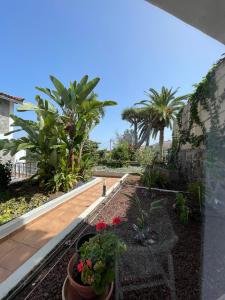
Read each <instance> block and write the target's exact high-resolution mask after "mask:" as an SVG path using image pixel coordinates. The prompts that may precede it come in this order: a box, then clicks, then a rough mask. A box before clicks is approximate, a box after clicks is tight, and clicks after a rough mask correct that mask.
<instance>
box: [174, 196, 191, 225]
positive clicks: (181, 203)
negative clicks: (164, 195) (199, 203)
mask: <svg viewBox="0 0 225 300" xmlns="http://www.w3.org/2000/svg"><path fill="white" fill-rule="evenodd" d="M176 208H177V210H178V216H179V220H180V222H181V223H182V224H187V223H188V222H189V214H190V211H189V208H188V206H187V205H186V199H185V198H184V195H183V194H181V193H177V194H176Z"/></svg>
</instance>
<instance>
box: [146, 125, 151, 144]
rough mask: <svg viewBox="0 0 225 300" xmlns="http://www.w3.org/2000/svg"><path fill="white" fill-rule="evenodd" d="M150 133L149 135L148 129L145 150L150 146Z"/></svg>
mask: <svg viewBox="0 0 225 300" xmlns="http://www.w3.org/2000/svg"><path fill="white" fill-rule="evenodd" d="M150 133H151V129H149V130H148V132H147V137H146V145H145V148H147V147H149V144H150Z"/></svg>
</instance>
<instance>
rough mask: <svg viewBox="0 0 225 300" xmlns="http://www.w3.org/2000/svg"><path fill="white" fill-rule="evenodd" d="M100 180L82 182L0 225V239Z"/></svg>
mask: <svg viewBox="0 0 225 300" xmlns="http://www.w3.org/2000/svg"><path fill="white" fill-rule="evenodd" d="M99 182H101V178H94V179H93V180H91V181H89V182H87V183H85V184H83V185H82V186H80V187H77V188H75V189H74V190H72V191H70V192H68V193H65V194H64V195H62V196H60V197H57V198H56V199H53V200H51V201H49V202H47V203H45V204H43V205H41V206H39V207H37V208H34V209H32V210H31V211H29V212H27V213H26V214H24V215H22V216H20V217H17V218H15V219H13V220H12V221H9V222H7V223H6V224H3V225H1V226H0V240H1V239H2V238H4V237H6V236H7V235H9V234H10V233H12V232H14V231H16V230H18V229H20V228H21V227H22V226H24V225H26V224H28V223H29V222H31V221H33V220H35V219H36V218H38V217H40V216H41V215H43V214H45V213H47V212H49V211H50V210H52V209H53V208H55V207H57V206H59V205H61V204H62V203H65V202H66V201H68V200H70V199H71V198H72V197H74V196H76V195H78V194H80V193H82V192H84V191H85V190H87V189H89V188H90V187H91V186H93V185H95V184H97V183H99Z"/></svg>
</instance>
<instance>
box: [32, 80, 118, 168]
mask: <svg viewBox="0 0 225 300" xmlns="http://www.w3.org/2000/svg"><path fill="white" fill-rule="evenodd" d="M50 79H51V81H52V83H53V85H54V87H55V90H50V89H48V88H40V87H37V89H38V90H39V91H41V92H43V93H45V94H46V95H47V96H49V97H50V98H51V99H52V100H53V101H54V102H55V103H57V104H58V105H59V106H60V108H61V110H62V112H63V114H62V117H61V119H62V122H63V123H64V129H65V132H66V143H67V145H68V150H69V157H68V167H69V168H71V170H73V169H74V168H79V167H80V162H81V159H82V151H83V145H84V142H85V140H87V138H88V136H89V133H90V131H91V130H92V129H93V128H94V127H95V126H96V125H97V124H98V123H99V122H100V119H101V117H103V116H104V108H105V107H107V106H112V105H116V104H117V103H116V102H115V101H110V100H108V101H100V100H98V99H97V94H96V93H94V88H95V87H96V86H97V84H98V83H99V81H100V78H98V77H96V78H94V79H92V80H88V79H89V78H88V76H87V75H85V76H84V77H83V78H82V79H81V80H80V82H77V81H74V82H70V86H69V88H66V87H65V86H64V85H63V84H62V83H61V82H60V81H59V80H58V79H57V78H55V77H54V76H50Z"/></svg>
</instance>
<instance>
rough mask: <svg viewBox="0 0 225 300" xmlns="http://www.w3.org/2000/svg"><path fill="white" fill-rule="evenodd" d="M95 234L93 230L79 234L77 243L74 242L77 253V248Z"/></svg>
mask: <svg viewBox="0 0 225 300" xmlns="http://www.w3.org/2000/svg"><path fill="white" fill-rule="evenodd" d="M95 235H96V233H95V232H89V233H86V234H83V235H82V236H80V238H79V239H78V240H77V243H76V251H77V253H79V252H80V250H79V249H80V248H81V246H82V245H83V244H84V243H85V242H88V241H89V240H90V239H91V238H92V237H93V236H95Z"/></svg>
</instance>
